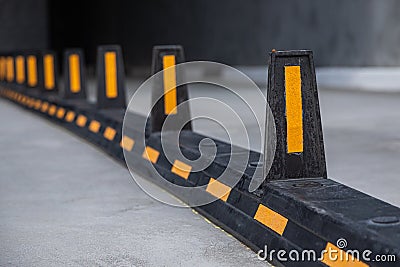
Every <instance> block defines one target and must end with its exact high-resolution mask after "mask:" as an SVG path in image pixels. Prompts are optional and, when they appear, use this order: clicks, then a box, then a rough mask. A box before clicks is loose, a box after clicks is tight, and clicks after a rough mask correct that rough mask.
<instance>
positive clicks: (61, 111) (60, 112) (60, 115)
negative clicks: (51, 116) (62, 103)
mask: <svg viewBox="0 0 400 267" xmlns="http://www.w3.org/2000/svg"><path fill="white" fill-rule="evenodd" d="M64 114H65V109H64V108H58V110H57V115H56V116H57V118H59V119H61V118H63V117H64Z"/></svg>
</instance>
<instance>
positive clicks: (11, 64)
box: [7, 57, 14, 82]
mask: <svg viewBox="0 0 400 267" xmlns="http://www.w3.org/2000/svg"><path fill="white" fill-rule="evenodd" d="M13 80H14V59H13V58H12V57H8V58H7V81H9V82H12V81H13Z"/></svg>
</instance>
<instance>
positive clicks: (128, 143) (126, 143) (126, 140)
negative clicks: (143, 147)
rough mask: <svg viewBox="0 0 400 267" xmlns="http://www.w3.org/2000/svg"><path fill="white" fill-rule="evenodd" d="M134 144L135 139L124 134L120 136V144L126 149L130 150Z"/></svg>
mask: <svg viewBox="0 0 400 267" xmlns="http://www.w3.org/2000/svg"><path fill="white" fill-rule="evenodd" d="M134 145H135V140H133V139H132V138H130V137H129V136H126V135H124V136H123V137H122V140H121V143H120V146H121V147H122V148H123V149H125V150H126V151H132V148H133V146H134Z"/></svg>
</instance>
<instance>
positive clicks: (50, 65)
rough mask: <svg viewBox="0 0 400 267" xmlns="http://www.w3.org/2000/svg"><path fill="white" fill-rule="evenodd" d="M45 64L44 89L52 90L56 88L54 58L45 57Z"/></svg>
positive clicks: (51, 56) (50, 56)
mask: <svg viewBox="0 0 400 267" xmlns="http://www.w3.org/2000/svg"><path fill="white" fill-rule="evenodd" d="M43 64H44V88H46V89H47V90H52V89H54V87H55V77H54V74H55V73H54V56H53V55H51V54H48V55H45V56H44V57H43Z"/></svg>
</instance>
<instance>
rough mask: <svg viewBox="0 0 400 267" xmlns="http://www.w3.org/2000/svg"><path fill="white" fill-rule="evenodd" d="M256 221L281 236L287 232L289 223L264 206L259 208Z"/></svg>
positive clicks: (255, 216)
mask: <svg viewBox="0 0 400 267" xmlns="http://www.w3.org/2000/svg"><path fill="white" fill-rule="evenodd" d="M254 219H255V220H257V221H259V222H260V223H262V224H264V225H265V226H267V227H268V228H269V229H271V230H273V231H275V232H276V233H278V234H280V235H282V234H283V232H284V231H285V228H286V224H287V222H288V219H286V218H285V217H283V216H282V215H280V214H279V213H277V212H275V211H273V210H271V209H269V208H267V207H266V206H264V205H262V204H260V205H259V206H258V209H257V212H256V215H254Z"/></svg>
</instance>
